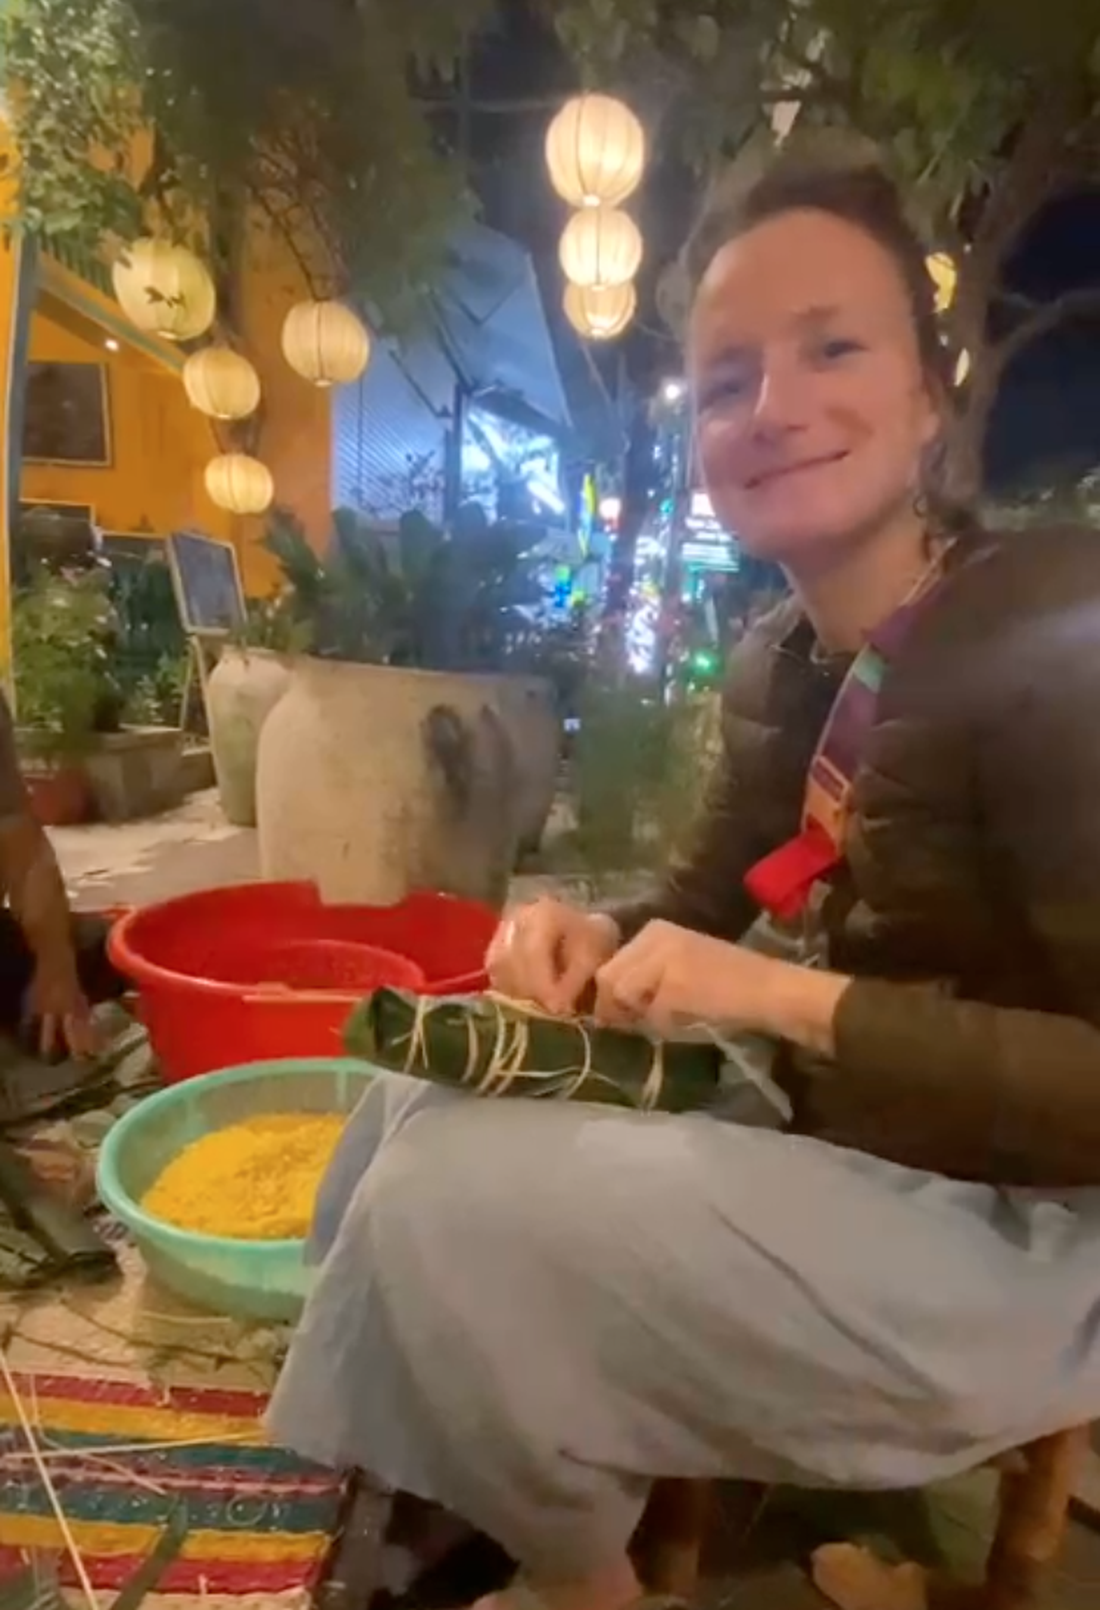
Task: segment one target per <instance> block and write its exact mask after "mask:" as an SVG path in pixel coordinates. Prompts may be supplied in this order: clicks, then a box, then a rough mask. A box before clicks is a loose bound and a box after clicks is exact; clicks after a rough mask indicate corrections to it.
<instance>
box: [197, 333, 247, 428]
mask: <svg viewBox="0 0 1100 1610" xmlns="http://www.w3.org/2000/svg"><path fill="white" fill-rule="evenodd" d="M183 387H184V390H185V391H186V393H187V398H188V401H189V402H190V404H191V406H192V408H197V409H198V411H199V413H200V414H209V415H210V417H211V419H247V418H248V416H249V414H254V413H255V412H256V409H257V408H258V406H259V402H260V377H259V375H258V374H257V373H256V371H255V369H253V367H252V365H251V364H250V363H249V361H248V359H247V358H242V356H241V354H240V353H239V352H234V351H233V350H232V348H231V347H204V348H203V350H202V351H201V352H193V353H192V354H191V356H190V357H189V358H188V360H187V362H186V363H185V364H184V366H183Z"/></svg>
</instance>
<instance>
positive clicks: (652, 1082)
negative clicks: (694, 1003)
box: [344, 989, 723, 1112]
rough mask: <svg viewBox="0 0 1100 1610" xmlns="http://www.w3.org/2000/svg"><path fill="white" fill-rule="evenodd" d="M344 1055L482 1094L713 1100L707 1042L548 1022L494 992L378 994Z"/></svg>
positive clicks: (714, 1081)
mask: <svg viewBox="0 0 1100 1610" xmlns="http://www.w3.org/2000/svg"><path fill="white" fill-rule="evenodd" d="M344 1041H345V1044H346V1046H347V1049H348V1051H349V1052H351V1054H352V1055H353V1056H356V1057H362V1058H364V1059H365V1060H366V1061H368V1062H373V1063H376V1064H377V1065H378V1066H379V1067H382V1068H386V1069H388V1070H389V1071H391V1072H393V1073H408V1074H412V1075H414V1076H415V1077H416V1078H418V1079H430V1080H432V1081H433V1082H434V1083H436V1084H445V1085H454V1086H463V1087H465V1088H467V1089H469V1090H472V1091H476V1092H477V1093H478V1094H479V1095H485V1096H528V1097H544V1098H557V1099H559V1100H570V1101H592V1102H599V1103H602V1104H604V1105H611V1106H617V1107H633V1108H636V1109H638V1110H641V1111H659V1112H688V1111H691V1110H693V1109H696V1108H702V1107H707V1106H709V1105H710V1104H711V1103H712V1102H713V1101H714V1099H715V1097H716V1096H717V1094H718V1089H719V1080H720V1072H721V1067H722V1062H723V1053H722V1051H721V1050H720V1049H719V1048H718V1046H716V1045H714V1044H712V1043H710V1042H709V1041H699V1040H675V1041H671V1040H669V1041H661V1042H657V1041H654V1040H651V1039H649V1038H648V1037H647V1036H646V1035H643V1034H631V1033H625V1032H623V1031H622V1030H619V1029H610V1028H605V1027H603V1026H602V1025H599V1024H597V1023H595V1022H594V1021H593V1020H592V1019H590V1018H559V1017H549V1016H547V1015H546V1014H544V1013H542V1012H540V1011H539V1010H538V1008H537V1007H533V1006H528V1005H526V1004H525V1003H523V1002H519V1001H509V1000H505V999H504V998H502V997H500V996H495V995H469V996H465V995H463V996H455V995H452V996H442V997H426V996H417V995H413V994H409V993H407V992H406V991H404V990H391V989H381V990H377V991H375V993H374V994H373V995H371V996H368V998H367V999H366V1000H365V1001H364V1002H363V1003H362V1005H361V1006H359V1007H358V1008H357V1009H356V1011H355V1012H354V1014H353V1015H352V1017H351V1020H350V1021H349V1023H348V1025H347V1028H346V1029H345V1033H344Z"/></svg>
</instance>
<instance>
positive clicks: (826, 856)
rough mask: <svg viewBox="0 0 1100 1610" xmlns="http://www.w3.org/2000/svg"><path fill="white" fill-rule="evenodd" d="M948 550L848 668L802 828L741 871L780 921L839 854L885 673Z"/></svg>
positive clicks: (813, 773)
mask: <svg viewBox="0 0 1100 1610" xmlns="http://www.w3.org/2000/svg"><path fill="white" fill-rule="evenodd" d="M947 551H948V550H944V551H943V552H941V553H939V554H937V555H936V557H935V559H933V560H932V562H931V564H929V565H928V566H927V568H926V569H925V570H924V571H923V572H922V574H921V575H920V576H919V577H918V578H917V580H916V582H915V583H914V585H913V587H912V588H911V589H910V591H909V593H908V594H907V595H906V597H905V599H904V600H903V601H902V603H901V604H900V605H899V606H898V608H897V609H896V610H894V612H893V613H892V614H891V615H889V616H888V617H887V619H886V620H885V621H883V622H882V623H881V624H880V625H879V626H877V627H876V628H875V630H874V632H873V633H872V634H871V636H870V637H869V638H868V640H867V642H866V643H865V644H864V645H863V647H862V648H861V649H860V651H859V653H858V654H857V655H856V657H855V659H854V660H853V661H852V664H851V666H850V667H849V668H848V672H847V674H846V676H845V678H844V681H843V682H842V683H841V685H840V688H839V690H838V692H837V696H836V698H835V699H834V701H833V706H832V709H831V710H830V711H829V715H828V718H827V720H826V722H825V727H824V729H823V731H822V734H821V737H820V738H819V739H818V743H817V748H816V749H815V750H814V754H813V758H812V760H811V761H810V766H809V770H808V772H807V774H806V789H805V794H804V796H803V801H802V828H801V831H800V832H799V833H798V834H797V835H796V837H795V838H793V839H789V840H788V841H787V843H786V844H781V845H780V846H779V848H778V849H777V850H773V851H772V853H771V854H770V855H766V856H765V857H764V858H763V860H761V861H758V862H757V863H756V865H755V866H753V867H750V868H749V871H748V872H747V873H746V875H745V888H746V889H747V890H748V892H749V894H750V895H751V896H752V898H753V899H754V900H755V901H756V903H757V905H759V906H760V907H761V909H762V910H764V911H767V912H769V913H770V914H771V916H773V917H776V918H778V919H779V920H780V921H790V920H791V919H792V918H794V917H797V916H798V915H799V914H800V913H801V912H802V911H803V909H804V908H805V906H806V903H807V901H808V900H809V898H810V894H811V891H812V890H813V887H814V884H815V883H817V882H818V881H819V880H820V879H822V878H826V877H828V876H829V875H830V874H831V873H832V872H834V871H835V870H836V868H837V867H838V866H839V865H840V863H841V861H842V860H843V858H844V836H845V832H846V830H847V826H848V817H849V814H850V812H851V802H852V789H853V786H854V784H855V777H856V773H857V771H858V770H859V767H860V765H861V763H862V760H863V756H864V755H865V754H866V751H867V746H868V742H869V740H870V737H871V733H872V731H873V730H874V726H875V718H876V715H877V713H878V703H879V695H880V694H881V692H882V686H883V683H884V681H885V679H886V672H887V670H888V669H889V666H890V665H891V663H892V662H893V661H894V660H895V659H896V658H897V656H898V654H899V653H900V651H901V649H902V646H903V645H904V643H905V641H906V639H907V638H908V636H909V633H910V631H911V630H912V628H913V626H914V624H915V622H916V620H917V618H918V616H919V615H920V613H921V612H922V610H923V609H924V608H925V607H926V606H927V604H928V603H929V601H930V600H931V599H932V598H933V597H934V596H935V594H936V593H937V592H938V590H939V588H940V587H941V586H942V584H943V579H944V574H945V569H944V562H945V559H946V557H947Z"/></svg>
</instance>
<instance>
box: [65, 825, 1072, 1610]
mask: <svg viewBox="0 0 1100 1610" xmlns="http://www.w3.org/2000/svg"><path fill="white" fill-rule="evenodd" d="M52 836H53V840H54V844H55V847H56V849H57V853H58V858H59V860H60V862H61V867H62V870H63V872H64V874H65V877H66V880H67V882H68V884H69V888H70V890H71V893H72V897H73V901H74V904H75V905H77V906H79V907H81V908H85V909H87V908H95V907H106V906H113V905H128V904H134V905H138V904H144V903H147V902H149V901H154V900H163V899H167V898H169V897H171V896H173V895H178V894H184V893H188V892H190V891H191V890H194V889H201V888H207V887H210V886H211V885H214V884H220V883H244V882H248V881H250V880H251V879H253V878H255V877H258V876H259V857H258V850H257V844H256V835H255V833H254V832H252V831H251V830H248V829H243V828H233V827H230V826H228V825H227V823H226V822H225V820H224V818H223V817H222V816H221V813H220V810H219V808H218V804H217V797H216V795H214V794H196V795H194V796H192V798H191V799H189V800H188V801H187V802H186V804H184V805H183V806H182V807H181V808H180V809H179V810H176V811H172V812H170V813H168V814H167V815H165V816H162V817H158V818H156V819H154V820H151V821H145V822H135V823H128V824H126V825H124V826H102V825H97V826H92V827H82V828H66V829H59V830H56V831H55V832H54V833H53V835H52ZM553 882H554V880H553V879H547V878H539V877H534V878H528V877H523V878H517V880H516V893H517V895H522V894H524V893H532V892H534V891H535V890H536V889H540V888H543V887H546V886H548V885H553ZM1094 1465H1095V1469H1094V1471H1093V1473H1092V1474H1091V1476H1090V1480H1091V1483H1092V1491H1093V1493H1094V1494H1095V1502H1096V1510H1097V1513H1098V1514H1100V1445H1098V1449H1097V1454H1096V1456H1095V1459H1094ZM990 1491H991V1488H990V1478H989V1477H988V1475H978V1476H975V1477H971V1478H967V1479H966V1480H964V1481H961V1482H958V1483H954V1484H951V1485H950V1486H949V1487H947V1488H943V1489H937V1490H936V1491H935V1492H933V1493H931V1494H925V1495H922V1496H921V1497H912V1498H910V1497H908V1496H907V1497H904V1498H891V1499H886V1498H864V1497H855V1496H853V1497H843V1498H825V1497H823V1496H822V1495H812V1494H811V1495H807V1494H802V1495H798V1496H797V1497H795V1498H790V1499H787V1498H784V1499H783V1501H782V1502H777V1503H776V1504H774V1505H773V1506H772V1507H771V1509H770V1511H769V1512H768V1513H766V1514H765V1516H764V1518H763V1520H762V1521H761V1523H760V1525H759V1526H758V1527H757V1528H756V1529H755V1531H754V1534H753V1536H752V1538H750V1539H749V1541H748V1543H747V1544H745V1545H744V1546H743V1547H740V1548H739V1547H737V1539H736V1538H732V1539H731V1537H730V1536H729V1535H728V1534H727V1535H723V1533H722V1530H721V1528H719V1529H718V1533H717V1544H718V1547H717V1552H716V1557H715V1560H714V1562H713V1572H712V1577H711V1583H710V1591H708V1594H707V1599H708V1601H709V1602H712V1603H715V1604H722V1605H725V1604H729V1605H731V1606H741V1605H744V1606H745V1610H812V1607H815V1606H817V1607H820V1605H821V1603H822V1601H821V1600H820V1599H819V1597H818V1596H817V1594H816V1593H815V1592H814V1590H813V1588H812V1587H811V1586H810V1584H809V1582H808V1580H807V1578H806V1577H805V1575H804V1573H803V1571H802V1569H801V1567H800V1564H799V1562H800V1561H801V1560H803V1559H805V1557H806V1555H807V1553H808V1551H809V1549H810V1548H811V1547H812V1546H814V1544H815V1543H817V1542H821V1541H826V1540H831V1539H836V1538H844V1537H849V1538H850V1537H860V1536H868V1535H881V1536H889V1537H892V1538H893V1539H895V1540H896V1541H897V1542H898V1544H899V1545H900V1546H902V1547H903V1549H904V1552H905V1553H906V1554H907V1555H909V1556H910V1557H914V1558H922V1559H928V1560H932V1559H935V1558H936V1557H937V1555H942V1556H943V1557H944V1558H946V1559H947V1560H948V1561H950V1562H952V1563H954V1564H955V1565H956V1566H957V1567H961V1568H964V1569H965V1568H966V1567H967V1566H968V1565H972V1564H974V1563H975V1562H976V1561H977V1560H979V1559H980V1557H981V1549H982V1543H983V1538H984V1535H985V1532H986V1530H987V1527H988V1522H989V1515H990ZM1097 1606H1100V1532H1098V1531H1097V1530H1095V1529H1093V1528H1091V1527H1089V1526H1086V1525H1084V1524H1082V1523H1081V1522H1080V1521H1076V1522H1075V1523H1074V1525H1073V1527H1072V1529H1071V1533H1070V1537H1069V1539H1068V1542H1067V1546H1066V1550H1065V1555H1064V1559H1063V1562H1062V1569H1061V1571H1060V1572H1059V1573H1058V1574H1057V1576H1056V1577H1055V1578H1054V1579H1053V1581H1052V1585H1051V1595H1050V1601H1049V1610H1096V1607H1097ZM349 1610H350V1607H349ZM355 1610H360V1607H355Z"/></svg>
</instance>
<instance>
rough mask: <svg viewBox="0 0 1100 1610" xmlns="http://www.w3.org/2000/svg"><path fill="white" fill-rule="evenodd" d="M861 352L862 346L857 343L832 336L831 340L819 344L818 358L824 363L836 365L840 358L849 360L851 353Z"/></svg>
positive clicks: (842, 337) (845, 338)
mask: <svg viewBox="0 0 1100 1610" xmlns="http://www.w3.org/2000/svg"><path fill="white" fill-rule="evenodd" d="M862 351H863V346H862V344H861V343H860V342H859V341H852V340H850V339H848V338H847V337H844V336H833V337H832V339H831V340H828V341H823V342H822V343H821V345H820V346H819V348H818V357H819V358H821V359H823V360H824V362H825V363H837V362H839V361H840V359H842V358H850V357H851V356H852V354H853V353H855V352H862Z"/></svg>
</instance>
